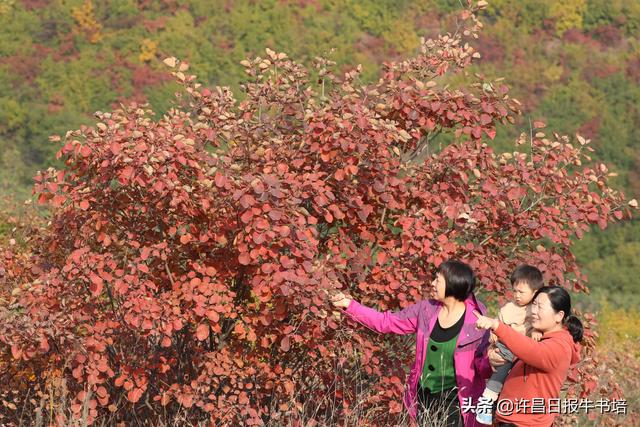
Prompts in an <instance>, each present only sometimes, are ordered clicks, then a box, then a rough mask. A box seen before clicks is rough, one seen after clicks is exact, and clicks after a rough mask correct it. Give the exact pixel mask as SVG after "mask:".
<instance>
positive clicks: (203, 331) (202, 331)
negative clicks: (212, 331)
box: [196, 323, 209, 341]
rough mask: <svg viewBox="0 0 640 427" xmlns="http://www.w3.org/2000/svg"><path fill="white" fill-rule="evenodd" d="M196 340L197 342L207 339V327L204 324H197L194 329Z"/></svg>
mask: <svg viewBox="0 0 640 427" xmlns="http://www.w3.org/2000/svg"><path fill="white" fill-rule="evenodd" d="M196 338H198V341H204V340H206V339H207V338H209V325H207V324H205V323H201V324H199V325H198V328H197V329H196Z"/></svg>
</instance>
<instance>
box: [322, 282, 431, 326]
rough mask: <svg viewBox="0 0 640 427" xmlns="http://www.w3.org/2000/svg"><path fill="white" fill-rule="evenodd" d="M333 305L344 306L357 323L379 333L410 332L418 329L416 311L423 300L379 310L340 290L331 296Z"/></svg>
mask: <svg viewBox="0 0 640 427" xmlns="http://www.w3.org/2000/svg"><path fill="white" fill-rule="evenodd" d="M332 302H333V305H334V306H336V307H341V308H346V313H347V314H348V315H349V316H350V317H351V318H352V319H354V320H355V321H357V322H358V323H361V324H363V325H364V326H366V327H368V328H370V329H372V330H374V331H376V332H379V333H381V334H388V333H393V334H399V335H404V334H411V333H415V332H416V331H417V330H418V313H419V311H420V305H421V304H423V302H418V303H416V304H413V305H410V306H409V307H407V308H405V309H403V310H400V311H397V312H392V311H384V312H380V311H377V310H374V309H373V308H369V307H366V306H364V305H362V304H360V303H359V302H357V301H355V300H353V299H351V298H350V297H348V296H346V295H344V294H343V293H342V292H339V293H337V294H335V295H334V296H333V297H332Z"/></svg>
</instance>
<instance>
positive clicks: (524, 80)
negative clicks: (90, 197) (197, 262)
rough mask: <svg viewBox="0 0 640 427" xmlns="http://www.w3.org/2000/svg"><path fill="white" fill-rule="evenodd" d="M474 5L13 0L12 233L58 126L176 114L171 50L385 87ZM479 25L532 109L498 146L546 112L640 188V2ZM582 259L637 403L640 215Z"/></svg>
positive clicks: (539, 0) (598, 235) (8, 188)
mask: <svg viewBox="0 0 640 427" xmlns="http://www.w3.org/2000/svg"><path fill="white" fill-rule="evenodd" d="M460 9H461V4H460V3H459V2H458V1H457V0H421V1H413V0H299V1H294V0H260V1H249V0H236V1H234V0H137V1H136V0H108V1H96V0H94V1H91V0H51V1H48V0H0V194H1V196H2V197H1V199H2V200H1V201H0V203H2V210H3V212H4V213H3V215H2V216H0V241H5V242H6V241H8V240H9V239H10V238H12V229H13V227H15V226H16V224H17V223H19V222H20V221H21V218H22V216H23V215H24V211H25V210H27V209H37V208H34V207H33V206H25V205H24V204H23V202H24V201H25V200H28V199H30V197H31V189H32V186H33V177H34V175H35V174H36V172H37V171H39V170H45V169H47V168H48V167H50V166H54V167H60V166H61V163H60V162H59V161H58V160H56V157H55V153H56V152H57V151H58V150H59V148H60V147H59V145H57V144H53V143H51V142H49V136H50V135H53V134H61V135H64V134H65V132H66V131H68V130H71V129H77V128H78V127H79V126H80V125H82V124H87V125H90V124H94V123H95V121H96V119H95V118H94V116H93V113H94V112H95V111H110V110H111V109H113V108H117V107H118V106H119V105H120V104H121V103H123V104H127V103H129V102H132V101H135V102H138V103H143V102H148V103H149V104H150V105H151V107H152V108H153V110H154V111H156V113H157V115H158V116H160V115H161V114H162V113H164V112H166V111H168V110H169V108H170V107H171V106H172V105H173V103H174V102H175V101H174V99H175V98H174V93H175V92H176V90H178V88H179V85H178V84H177V83H176V82H175V79H174V78H173V77H172V76H171V75H170V74H169V72H168V71H167V67H166V66H165V65H164V64H163V63H162V60H163V59H164V58H166V57H170V56H175V57H177V58H179V59H181V60H185V61H188V63H189V64H190V72H193V73H194V74H196V75H197V76H198V79H199V81H200V82H202V83H203V84H204V85H206V86H217V85H220V86H230V87H231V88H232V89H233V91H234V93H240V89H239V83H240V82H241V81H243V79H244V78H245V67H243V66H242V65H241V64H240V62H241V61H242V60H244V59H245V58H247V57H253V56H256V55H264V50H265V48H270V49H273V50H274V51H276V52H286V53H287V54H288V55H289V57H291V58H294V59H295V60H296V61H299V62H302V63H311V61H312V59H313V58H314V57H316V56H325V57H327V58H329V59H331V60H332V61H335V62H336V63H337V67H338V69H339V70H342V71H346V70H349V69H351V68H353V67H354V66H356V65H357V64H362V69H363V72H362V74H361V76H360V79H361V80H362V82H363V83H366V82H373V81H375V80H376V79H378V78H379V77H380V75H379V72H380V69H381V68H380V67H381V64H382V63H383V62H384V61H391V60H397V59H399V58H402V57H406V56H409V55H411V54H412V53H414V52H415V51H416V50H417V49H418V47H419V43H420V38H421V37H427V38H429V37H434V36H435V35H437V34H444V33H446V32H449V31H455V29H456V26H457V25H458V22H457V13H458V12H459V11H460ZM480 18H481V20H482V22H483V23H484V29H483V30H482V32H481V34H480V37H479V38H478V39H477V40H475V41H474V42H473V43H474V46H475V47H476V48H477V49H478V50H479V52H480V53H481V55H482V57H481V59H480V60H479V61H478V62H477V63H476V64H475V65H472V66H471V67H470V68H469V71H470V73H480V74H483V75H486V76H489V77H490V78H497V77H504V78H505V80H504V81H505V83H506V84H508V85H509V86H510V87H511V92H510V93H511V95H512V96H513V97H515V98H517V99H518V100H520V102H521V103H522V109H523V114H522V115H520V116H518V118H517V123H516V126H502V127H501V126H500V125H499V126H498V129H497V133H496V137H495V139H494V140H493V141H491V142H490V145H492V146H493V147H494V148H495V149H496V150H497V151H498V152H509V151H513V150H514V141H515V140H516V139H517V138H518V135H519V134H520V132H526V133H527V134H528V133H529V132H530V131H532V124H531V123H532V122H533V121H535V120H542V121H544V122H546V123H547V126H548V128H549V129H553V130H554V131H557V132H558V133H561V134H567V135H572V136H574V135H575V134H576V133H577V134H580V135H581V136H582V137H584V138H588V139H591V140H592V141H593V142H592V143H591V146H592V147H593V148H594V149H595V151H594V153H593V158H594V159H595V160H597V161H603V162H605V163H606V164H607V165H609V168H610V171H611V172H613V173H614V174H615V176H612V177H611V178H610V185H611V186H612V187H614V188H615V189H618V190H621V191H623V192H624V193H625V195H626V196H627V198H628V199H631V198H634V197H638V196H640V143H639V141H640V127H639V124H640V2H637V1H634V0H566V1H553V0H519V1H515V2H514V1H508V0H494V1H491V2H490V4H489V6H488V7H487V8H486V9H485V10H483V11H482V12H481V13H480ZM452 78H453V79H459V80H463V79H464V76H460V75H456V76H454V77H452ZM451 83H452V84H455V83H460V81H451ZM438 138H439V139H435V140H434V143H435V144H439V145H441V146H444V145H447V144H448V143H450V142H452V141H453V136H452V135H447V134H443V135H440V136H439V137H438ZM40 214H42V215H45V213H44V212H43V211H41V212H40ZM574 253H575V254H576V257H577V261H578V264H579V265H580V266H581V267H582V269H583V273H585V274H586V275H588V278H589V288H590V295H578V294H576V295H575V298H576V300H577V301H578V302H579V307H580V308H581V309H582V310H591V311H594V312H595V313H596V316H597V320H598V323H599V325H598V326H597V328H596V330H597V331H598V333H599V335H600V336H599V341H598V342H599V344H598V345H599V347H598V348H599V352H600V354H601V357H603V358H604V359H605V360H607V361H608V364H609V365H608V366H610V367H611V369H613V371H611V372H608V373H604V374H603V375H611V376H613V377H614V378H615V379H616V380H617V381H618V382H619V383H620V385H621V386H622V388H623V390H624V392H625V397H626V398H627V399H628V400H629V406H630V407H631V408H633V409H632V410H635V411H637V410H638V409H639V408H640V403H639V399H640V394H639V392H638V390H639V389H640V383H639V382H638V378H637V373H638V369H639V368H640V346H639V345H638V342H639V340H638V338H640V311H639V309H638V307H639V306H640V282H638V277H639V275H640V220H638V219H637V216H636V218H635V219H631V220H628V219H625V220H624V221H621V222H619V223H616V224H613V225H609V226H608V227H606V229H601V228H600V227H597V226H594V227H593V228H592V230H591V231H590V232H588V233H586V234H585V236H584V238H583V239H581V240H579V241H576V243H575V246H574Z"/></svg>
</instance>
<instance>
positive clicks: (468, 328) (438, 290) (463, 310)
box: [332, 260, 491, 426]
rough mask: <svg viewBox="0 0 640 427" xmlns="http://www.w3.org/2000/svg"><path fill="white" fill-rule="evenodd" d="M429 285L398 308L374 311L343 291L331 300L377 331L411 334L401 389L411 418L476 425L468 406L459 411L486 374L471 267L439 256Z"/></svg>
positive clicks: (484, 337) (471, 401) (472, 401)
mask: <svg viewBox="0 0 640 427" xmlns="http://www.w3.org/2000/svg"><path fill="white" fill-rule="evenodd" d="M431 285H432V287H431V289H430V290H429V291H430V299H427V300H422V301H418V302H417V303H415V304H413V305H411V306H409V307H407V308H405V309H403V310H401V311H398V312H391V311H385V312H384V313H381V312H378V311H376V310H374V309H371V308H368V307H365V306H363V305H361V304H359V303H358V302H356V301H354V300H353V299H351V298H350V297H349V296H347V295H345V294H343V293H338V294H336V295H334V296H333V297H332V302H333V304H334V305H335V306H336V307H341V308H346V313H347V314H348V315H349V316H350V317H352V318H353V319H354V320H356V321H357V322H359V323H361V324H363V325H365V326H367V327H369V328H371V329H373V330H374V331H377V332H379V333H395V334H401V335H404V334H416V358H415V361H414V363H413V367H412V368H411V371H410V373H409V376H408V378H407V385H406V387H405V395H404V404H405V406H406V407H407V410H408V411H409V414H410V415H411V417H412V418H413V419H414V420H415V419H417V421H418V422H419V423H420V424H421V425H434V424H435V423H436V422H437V425H447V426H463V425H464V426H479V425H480V424H477V423H476V420H475V415H474V414H473V413H472V411H468V412H467V411H461V408H464V407H465V406H467V407H469V406H470V407H474V406H475V405H476V403H477V401H478V398H479V397H480V395H481V394H482V391H483V389H484V387H485V382H486V380H487V378H488V377H489V376H490V375H491V367H490V365H489V360H488V358H487V347H488V345H489V334H488V333H487V331H482V330H478V329H476V328H475V323H476V317H475V315H474V314H473V312H474V310H477V311H478V312H480V313H485V312H486V309H485V307H484V305H483V304H481V303H480V302H478V301H477V300H476V298H475V296H474V294H473V288H474V285H475V276H474V274H473V270H472V269H471V267H469V266H468V265H467V264H465V263H463V262H460V261H455V260H450V261H447V262H444V263H442V264H441V265H440V266H439V267H438V269H437V271H436V278H435V280H434V281H433V282H432V284H431ZM445 417H446V422H444V423H443V421H445V420H444V418H445Z"/></svg>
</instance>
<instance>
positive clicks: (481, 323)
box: [473, 310, 500, 331]
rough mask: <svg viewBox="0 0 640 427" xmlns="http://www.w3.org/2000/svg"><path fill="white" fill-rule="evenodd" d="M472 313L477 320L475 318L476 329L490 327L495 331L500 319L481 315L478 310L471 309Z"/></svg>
mask: <svg viewBox="0 0 640 427" xmlns="http://www.w3.org/2000/svg"><path fill="white" fill-rule="evenodd" d="M473 314H475V315H476V317H477V318H478V320H476V328H478V329H490V330H492V331H495V330H496V329H498V325H499V324H500V321H499V320H498V319H493V318H491V317H487V316H483V315H482V314H480V312H479V311H476V310H473Z"/></svg>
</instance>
